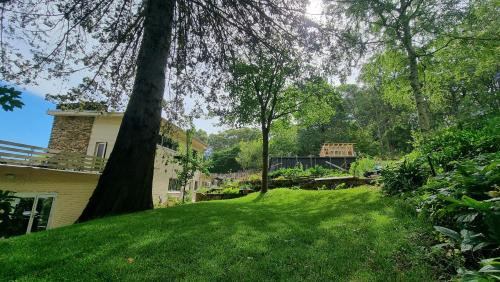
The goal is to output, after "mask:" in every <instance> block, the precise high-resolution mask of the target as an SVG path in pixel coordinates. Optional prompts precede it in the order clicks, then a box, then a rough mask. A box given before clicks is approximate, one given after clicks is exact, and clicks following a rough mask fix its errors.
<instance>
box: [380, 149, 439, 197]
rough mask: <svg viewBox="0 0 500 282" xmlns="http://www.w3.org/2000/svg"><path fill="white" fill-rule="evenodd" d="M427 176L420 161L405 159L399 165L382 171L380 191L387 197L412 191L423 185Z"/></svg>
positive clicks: (426, 171)
mask: <svg viewBox="0 0 500 282" xmlns="http://www.w3.org/2000/svg"><path fill="white" fill-rule="evenodd" d="M428 176H429V173H428V170H427V168H426V166H425V165H424V163H423V162H422V159H420V158H418V159H415V160H413V161H412V160H408V159H405V160H403V161H402V162H401V163H400V164H397V165H395V166H388V167H386V168H384V169H382V171H381V182H382V183H383V185H382V191H383V192H384V193H386V194H388V195H396V194H401V193H404V192H409V191H414V190H416V189H418V188H419V187H420V186H422V185H423V184H424V183H425V181H426V180H427V177H428Z"/></svg>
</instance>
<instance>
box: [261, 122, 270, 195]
mask: <svg viewBox="0 0 500 282" xmlns="http://www.w3.org/2000/svg"><path fill="white" fill-rule="evenodd" d="M268 169H269V128H265V127H262V183H261V187H260V192H261V193H266V192H267V187H268V186H269V184H268V177H267V175H268Z"/></svg>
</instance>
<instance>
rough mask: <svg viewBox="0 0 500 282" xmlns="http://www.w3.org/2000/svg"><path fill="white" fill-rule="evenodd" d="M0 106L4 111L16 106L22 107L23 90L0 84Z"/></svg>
mask: <svg viewBox="0 0 500 282" xmlns="http://www.w3.org/2000/svg"><path fill="white" fill-rule="evenodd" d="M0 106H1V107H2V108H3V110H4V111H13V110H14V109H15V108H19V109H20V108H22V106H24V103H23V102H22V101H21V91H19V90H16V89H15V88H14V87H8V86H0Z"/></svg>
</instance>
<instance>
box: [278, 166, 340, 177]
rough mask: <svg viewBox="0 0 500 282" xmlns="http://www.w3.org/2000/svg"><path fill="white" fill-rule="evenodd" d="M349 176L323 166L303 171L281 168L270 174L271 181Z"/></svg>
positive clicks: (296, 168) (300, 168) (300, 169)
mask: <svg viewBox="0 0 500 282" xmlns="http://www.w3.org/2000/svg"><path fill="white" fill-rule="evenodd" d="M344 175H348V174H346V173H344V172H341V171H338V170H334V169H328V168H324V167H322V166H314V167H311V168H308V169H303V168H302V167H301V166H297V167H294V168H280V169H277V170H274V171H272V172H270V173H269V177H270V178H271V179H293V178H297V177H326V176H344Z"/></svg>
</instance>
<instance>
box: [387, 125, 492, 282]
mask: <svg viewBox="0 0 500 282" xmlns="http://www.w3.org/2000/svg"><path fill="white" fill-rule="evenodd" d="M499 151H500V118H498V117H496V118H493V119H490V120H489V121H482V122H477V121H473V122H470V123H469V124H464V125H463V126H462V127H460V128H459V127H451V128H447V129H444V130H441V131H438V132H435V133H434V134H433V135H432V136H430V137H429V136H427V138H426V139H425V142H424V139H423V138H420V139H418V142H416V149H415V150H414V151H413V152H412V153H411V154H409V155H407V156H406V157H405V158H404V161H402V162H400V163H398V164H396V165H394V166H391V167H388V168H386V169H384V170H383V171H382V177H381V181H382V183H383V191H384V192H386V193H387V194H391V195H394V194H400V195H403V196H405V197H406V199H407V200H408V202H412V203H414V204H415V206H416V208H417V211H420V213H421V214H422V215H423V216H425V217H426V218H429V219H430V220H431V221H432V222H433V223H434V224H435V229H436V231H437V232H438V234H439V237H438V238H439V240H440V241H441V244H438V245H436V248H440V249H444V250H445V253H446V254H447V256H448V254H450V253H453V254H455V253H457V252H458V254H460V255H461V257H462V258H463V261H464V262H465V263H464V266H465V268H461V269H459V275H461V277H462V280H464V281H494V280H495V279H498V276H499V275H498V273H500V267H499V265H500V263H499V260H500V259H499V257H500V244H499V243H500V187H499V184H500V152H499ZM428 159H430V161H428ZM430 164H432V167H434V168H435V170H434V171H435V172H436V174H437V175H436V176H432V177H431V168H432V167H431V165H430ZM408 191H411V192H412V193H405V192H408ZM479 268H480V269H479ZM470 269H476V270H470Z"/></svg>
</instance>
